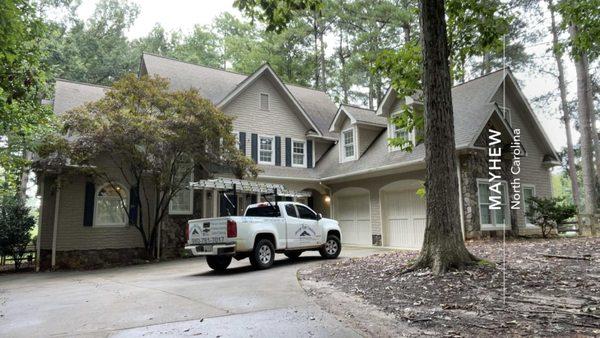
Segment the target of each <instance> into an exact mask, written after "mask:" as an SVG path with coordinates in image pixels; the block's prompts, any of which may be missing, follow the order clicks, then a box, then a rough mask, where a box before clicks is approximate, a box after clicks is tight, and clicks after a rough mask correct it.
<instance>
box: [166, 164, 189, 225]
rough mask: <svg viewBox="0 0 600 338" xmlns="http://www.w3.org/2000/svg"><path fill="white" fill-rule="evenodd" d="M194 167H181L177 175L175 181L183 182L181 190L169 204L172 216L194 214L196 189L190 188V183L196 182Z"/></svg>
mask: <svg viewBox="0 0 600 338" xmlns="http://www.w3.org/2000/svg"><path fill="white" fill-rule="evenodd" d="M190 166H191V167H190ZM193 166H194V165H193V164H188V165H181V166H180V167H179V170H178V173H177V174H176V175H175V181H176V182H181V189H180V190H179V191H178V192H177V193H176V194H175V195H174V196H173V198H171V202H169V214H171V215H191V214H192V213H193V212H194V189H192V188H190V186H189V183H190V182H193V181H194V169H193ZM183 175H185V177H183Z"/></svg>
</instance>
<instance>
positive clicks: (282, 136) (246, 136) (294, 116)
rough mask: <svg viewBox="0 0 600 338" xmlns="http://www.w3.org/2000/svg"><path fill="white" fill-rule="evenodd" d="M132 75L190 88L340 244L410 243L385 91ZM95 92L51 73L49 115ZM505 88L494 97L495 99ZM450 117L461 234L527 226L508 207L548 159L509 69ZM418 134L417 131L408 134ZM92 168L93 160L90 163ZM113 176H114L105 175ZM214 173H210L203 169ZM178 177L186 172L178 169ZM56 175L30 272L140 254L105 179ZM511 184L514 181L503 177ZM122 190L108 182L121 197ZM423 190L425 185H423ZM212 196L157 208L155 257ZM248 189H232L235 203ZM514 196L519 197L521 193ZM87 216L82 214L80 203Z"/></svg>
mask: <svg viewBox="0 0 600 338" xmlns="http://www.w3.org/2000/svg"><path fill="white" fill-rule="evenodd" d="M140 74H142V75H144V74H148V75H158V76H161V77H164V78H167V79H169V80H170V83H171V87H172V89H174V90H176V89H187V88H190V87H193V88H197V89H198V90H199V91H200V94H201V95H203V96H204V97H206V98H207V99H209V100H210V101H212V102H213V103H214V104H215V105H216V106H217V107H218V108H219V109H220V110H222V111H223V112H224V113H226V114H228V115H230V116H232V117H234V120H233V124H234V130H235V133H236V135H237V137H238V141H239V147H240V150H241V151H242V152H243V153H245V154H246V155H247V156H249V157H250V158H252V159H253V160H254V161H255V162H256V163H257V164H258V166H259V168H260V169H261V170H262V171H261V173H260V174H259V176H258V177H257V179H256V180H257V181H259V182H268V183H277V184H282V185H284V186H285V187H286V188H287V189H289V190H293V191H302V192H305V195H306V197H302V198H300V200H301V201H302V202H304V203H307V204H308V205H309V206H310V207H312V208H313V209H314V210H315V211H317V212H320V213H322V214H323V215H325V216H328V217H333V218H335V219H337V220H338V221H339V222H340V225H341V227H342V231H343V234H342V241H343V242H344V243H347V244H357V245H379V246H381V245H383V246H393V247H400V248H413V249H414V248H419V247H420V245H421V243H422V240H423V233H424V229H425V224H426V216H425V198H426V196H425V197H421V196H420V195H419V194H417V190H418V189H419V188H420V187H422V184H423V179H424V168H425V163H424V155H425V154H424V146H423V144H418V143H417V144H416V146H415V147H414V149H413V151H412V152H406V151H402V150H399V149H397V148H395V147H392V146H390V145H389V141H388V140H389V138H390V137H393V136H395V135H399V134H400V133H404V136H405V137H408V138H412V139H413V140H414V139H415V137H414V135H410V134H406V133H405V132H404V131H402V130H396V128H395V127H394V125H393V124H391V123H390V117H391V116H393V115H394V114H395V113H397V112H399V111H400V110H401V109H403V107H404V106H405V105H413V106H414V107H415V109H417V110H418V109H421V110H422V106H421V105H420V103H419V102H415V101H413V100H411V99H410V98H406V99H404V98H398V97H397V95H396V93H395V92H394V91H393V90H389V91H388V93H387V94H386V96H385V98H384V99H383V101H382V102H381V104H380V105H379V107H378V109H377V110H376V111H373V110H369V109H365V108H360V107H356V106H352V105H340V106H336V104H334V102H333V101H332V100H331V99H330V97H329V96H328V95H327V94H326V93H325V92H323V91H319V90H315V89H311V88H305V87H300V86H295V85H290V84H286V83H283V82H282V81H281V79H280V78H279V77H278V76H277V74H275V73H274V71H273V70H272V69H271V67H269V65H263V66H262V67H260V68H259V69H257V70H256V71H255V72H254V73H253V74H251V75H242V74H238V73H233V72H228V71H224V70H220V69H214V68H209V67H204V66H200V65H195V64H190V63H186V62H181V61H178V60H174V59H171V58H166V57H161V56H156V55H152V54H143V55H142V57H141V62H140ZM106 90H107V88H106V87H101V86H94V85H90V84H83V83H75V82H71V81H65V80H57V82H56V86H55V97H54V102H53V105H54V106H53V107H54V112H55V113H56V114H63V113H65V112H67V111H68V110H70V109H72V108H75V107H77V106H79V105H82V104H84V103H85V102H90V101H94V100H97V99H99V98H101V97H102V96H103V95H104V93H105V91H106ZM503 93H506V96H504V95H503ZM452 98H453V105H454V115H455V123H454V125H455V130H456V148H457V152H456V156H457V159H458V160H459V163H460V165H459V168H458V170H457V173H456V174H457V177H458V178H459V182H460V191H457V192H456V193H457V194H459V195H460V202H461V226H462V228H463V233H464V235H465V238H476V237H479V236H481V235H482V234H485V233H488V232H495V231H499V230H502V229H504V227H506V228H507V229H510V228H513V229H515V230H516V229H527V228H528V226H527V221H526V219H525V216H524V213H523V208H526V205H525V204H523V203H522V204H521V207H520V209H512V210H511V208H510V201H511V200H514V199H516V194H518V195H519V196H531V195H540V196H549V195H550V194H551V181H550V172H549V168H550V167H552V166H554V165H556V163H557V160H558V157H557V155H556V153H555V151H554V150H553V148H552V145H551V144H550V142H549V140H548V138H547V136H546V135H545V133H544V131H543V129H542V127H541V125H540V123H539V121H538V120H537V118H536V116H535V114H534V113H533V111H532V110H531V107H530V105H529V103H528V102H527V99H526V98H525V97H524V95H523V93H522V92H521V90H520V88H519V86H518V84H517V82H516V80H515V78H514V77H513V75H512V73H511V72H510V71H509V70H500V71H497V72H494V73H491V74H488V75H486V76H483V77H480V78H477V79H475V80H472V81H469V82H466V83H464V84H460V85H457V86H455V87H454V88H453V89H452ZM489 128H493V129H495V130H498V131H500V132H501V133H502V135H501V139H502V143H501V144H502V146H503V147H504V151H503V153H504V154H505V155H504V156H505V160H504V161H503V162H502V163H503V165H504V168H503V173H504V175H503V176H502V180H503V182H502V183H501V187H502V194H503V197H502V203H501V206H502V207H501V209H500V210H490V208H489V200H488V198H487V196H488V195H487V194H488V193H489V191H488V189H489V182H488V162H487V152H488V144H487V142H488V138H487V135H488V129H489ZM417 132H419V131H417ZM515 139H518V140H519V141H520V144H519V145H518V146H517V147H518V148H519V149H520V150H521V153H522V154H523V157H522V158H521V159H520V160H519V168H520V172H519V173H517V174H513V173H511V168H512V166H513V163H514V161H513V160H512V149H513V148H511V142H513V141H514V140H515ZM100 165H101V164H100ZM115 175H116V174H115ZM212 175H213V176H218V175H219V173H212ZM190 176H191V177H190V178H189V180H190V181H195V180H197V179H198V177H194V175H193V174H192V175H190ZM56 177H57V176H56V174H52V173H50V174H46V175H44V177H42V178H41V179H40V182H39V187H40V188H39V190H40V194H41V197H42V199H41V200H42V207H41V224H40V230H39V235H38V247H39V249H38V250H39V253H40V255H39V257H41V266H42V268H48V267H51V266H53V265H54V266H59V267H86V266H95V265H102V264H107V263H108V264H110V263H123V262H130V261H132V260H134V259H136V258H137V257H141V252H142V249H141V248H142V247H143V245H142V242H141V237H140V235H139V233H138V230H137V229H135V228H133V227H131V226H129V225H128V222H127V220H126V219H124V218H123V217H119V215H118V213H119V210H118V208H113V209H111V207H107V205H108V206H110V205H111V204H110V203H107V201H106V200H107V199H110V198H111V196H112V195H111V192H110V191H109V190H110V188H109V187H108V186H107V185H106V182H99V181H98V182H97V181H94V182H90V181H89V179H86V178H84V177H77V175H71V176H69V178H68V179H66V180H62V181H61V184H60V187H57V184H56ZM515 179H518V180H516V181H518V182H519V183H520V185H519V187H513V185H512V183H513V182H515ZM129 188H130V187H127V186H125V185H122V186H120V189H123V190H122V191H125V193H126V194H127V193H128V189H129ZM429 193H435V192H429ZM222 194H223V192H222V191H219V190H215V189H206V190H202V189H191V188H190V189H185V190H183V191H181V192H180V193H179V195H178V196H177V197H176V198H175V199H174V201H173V202H172V203H171V206H170V208H169V218H168V220H167V221H166V222H165V224H164V225H163V227H162V229H161V232H160V236H159V238H160V239H159V242H160V247H161V249H162V251H161V254H162V256H167V257H168V256H175V255H177V253H178V251H179V250H180V248H181V247H182V241H183V238H184V232H183V231H184V230H183V229H184V224H185V222H186V221H187V220H188V219H191V218H198V217H211V216H219V215H224V214H225V212H226V211H227V210H226V208H225V204H224V203H223V200H222ZM260 198H261V196H260V194H258V193H256V194H253V193H243V194H239V195H238V196H237V199H238V200H237V201H236V203H237V204H238V210H243V209H244V207H245V206H246V205H248V204H249V203H252V202H255V201H257V200H258V199H260ZM523 200H524V199H523ZM91 204H93V205H96V206H100V204H101V205H102V206H101V207H100V208H99V207H96V208H93V205H92V207H91V208H88V209H93V210H95V211H94V212H93V214H90V213H89V212H86V210H87V209H86V205H88V206H89V205H91Z"/></svg>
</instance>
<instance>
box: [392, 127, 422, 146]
mask: <svg viewBox="0 0 600 338" xmlns="http://www.w3.org/2000/svg"><path fill="white" fill-rule="evenodd" d="M388 130H389V137H390V138H399V137H401V138H403V139H404V140H408V141H410V142H412V144H413V145H416V143H417V142H416V139H415V129H414V128H413V130H411V131H410V132H409V131H406V130H404V129H400V128H398V127H396V124H394V123H390V124H389V126H388ZM389 148H390V151H396V150H400V149H401V148H400V147H394V146H392V145H390V146H389Z"/></svg>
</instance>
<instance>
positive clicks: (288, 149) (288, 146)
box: [285, 137, 292, 167]
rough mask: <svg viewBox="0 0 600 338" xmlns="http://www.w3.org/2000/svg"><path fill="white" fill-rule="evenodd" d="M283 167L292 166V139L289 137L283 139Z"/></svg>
mask: <svg viewBox="0 0 600 338" xmlns="http://www.w3.org/2000/svg"><path fill="white" fill-rule="evenodd" d="M285 166H286V167H291V166H292V139H291V138H289V137H286V138H285Z"/></svg>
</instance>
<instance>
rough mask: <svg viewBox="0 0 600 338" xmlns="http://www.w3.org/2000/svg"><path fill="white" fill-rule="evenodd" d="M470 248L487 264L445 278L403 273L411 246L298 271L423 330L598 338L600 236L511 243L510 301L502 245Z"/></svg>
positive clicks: (486, 243)
mask: <svg viewBox="0 0 600 338" xmlns="http://www.w3.org/2000/svg"><path fill="white" fill-rule="evenodd" d="M467 246H468V249H469V250H470V251H471V252H472V253H474V254H475V255H477V256H478V257H479V258H483V259H485V260H487V261H483V262H482V264H479V265H477V266H473V267H471V268H468V269H466V270H463V271H454V272H449V273H447V274H446V275H444V276H440V277H437V276H433V275H432V274H431V273H430V272H429V271H427V270H421V271H415V272H411V273H405V274H401V271H403V270H404V269H405V268H406V267H407V266H409V265H410V262H411V261H412V260H414V259H415V258H416V255H417V253H416V252H407V251H397V252H389V253H383V254H376V255H372V256H369V257H364V258H352V259H344V260H339V261H336V262H335V263H324V264H321V265H320V266H318V267H312V268H309V269H307V270H304V271H300V274H299V276H300V279H301V280H302V279H306V280H311V281H317V282H327V283H329V285H330V286H331V287H334V288H336V289H337V290H340V291H343V292H345V293H349V294H353V295H357V296H359V297H361V298H362V299H364V300H366V301H367V302H368V303H370V304H372V305H375V306H376V307H377V308H379V309H380V310H382V311H383V312H386V313H393V314H394V315H395V317H396V318H397V319H398V320H400V321H402V322H403V323H402V324H403V325H410V327H411V328H415V329H416V330H419V332H421V333H422V334H424V335H429V334H433V335H447V336H491V335H503V336H532V335H533V336H597V335H600V238H572V239H549V240H544V239H514V240H510V241H507V243H506V303H504V302H503V294H504V293H503V273H502V272H503V264H502V262H503V254H502V252H503V250H502V248H503V244H502V242H501V241H495V240H488V241H475V242H470V243H468V244H467ZM543 254H553V255H566V256H577V257H579V256H585V257H584V258H587V259H582V260H578V259H564V258H550V257H545V256H543ZM588 255H589V256H588ZM494 263H495V264H494Z"/></svg>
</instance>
